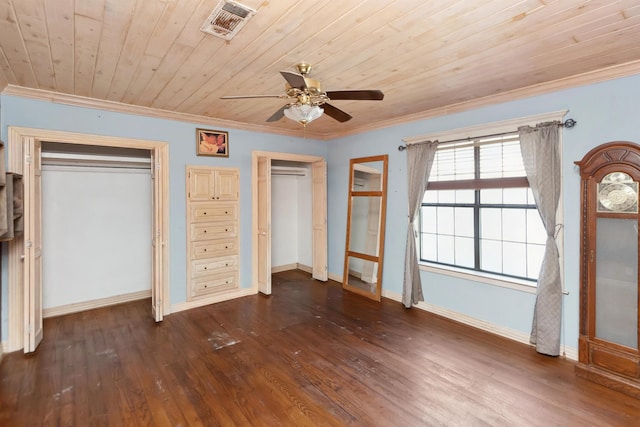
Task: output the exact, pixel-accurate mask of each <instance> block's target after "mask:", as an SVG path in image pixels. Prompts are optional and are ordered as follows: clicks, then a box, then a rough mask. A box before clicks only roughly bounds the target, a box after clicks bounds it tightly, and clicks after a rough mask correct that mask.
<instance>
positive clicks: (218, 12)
mask: <svg viewBox="0 0 640 427" xmlns="http://www.w3.org/2000/svg"><path fill="white" fill-rule="evenodd" d="M255 14H256V11H255V10H253V9H251V8H250V7H247V6H245V5H243V4H240V3H238V2H235V1H233V0H220V3H218V5H217V6H216V8H215V9H213V12H211V15H209V17H208V18H207V20H206V21H205V23H204V24H202V27H200V29H201V30H202V31H204V32H205V33H208V34H211V35H213V36H216V37H220V38H222V39H225V40H231V39H232V38H233V37H234V36H235V35H236V34H237V33H238V31H240V29H241V28H242V27H244V24H246V23H247V21H248V20H249V19H250V18H251V17H252V16H253V15H255Z"/></svg>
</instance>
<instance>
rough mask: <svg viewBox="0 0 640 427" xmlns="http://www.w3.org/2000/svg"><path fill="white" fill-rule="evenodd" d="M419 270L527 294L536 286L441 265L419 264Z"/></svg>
mask: <svg viewBox="0 0 640 427" xmlns="http://www.w3.org/2000/svg"><path fill="white" fill-rule="evenodd" d="M420 270H422V271H428V272H431V273H436V274H442V275H444V276H451V277H457V278H459V279H465V280H470V281H473V282H479V283H484V284H487V285H491V286H499V287H501V288H508V289H513V290H516V291H520V292H526V293H529V294H535V293H536V289H537V288H536V285H535V284H533V282H528V281H526V280H518V279H511V278H505V277H500V276H497V275H492V274H488V273H480V272H473V273H471V272H469V271H468V270H464V269H461V268H455V267H443V266H441V265H434V264H427V263H420Z"/></svg>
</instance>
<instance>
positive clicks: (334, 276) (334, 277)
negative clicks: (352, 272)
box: [329, 273, 342, 283]
mask: <svg viewBox="0 0 640 427" xmlns="http://www.w3.org/2000/svg"><path fill="white" fill-rule="evenodd" d="M329 279H331V280H333V281H334V282H338V283H342V276H338V275H337V274H333V273H329Z"/></svg>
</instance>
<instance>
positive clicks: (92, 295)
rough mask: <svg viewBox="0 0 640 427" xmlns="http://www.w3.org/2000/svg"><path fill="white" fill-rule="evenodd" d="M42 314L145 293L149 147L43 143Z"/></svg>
mask: <svg viewBox="0 0 640 427" xmlns="http://www.w3.org/2000/svg"><path fill="white" fill-rule="evenodd" d="M41 159H42V160H41V165H42V166H41V182H42V308H43V315H44V317H50V316H56V315H61V314H67V313H72V312H75V311H81V310H86V309H91V308H96V307H100V306H104V305H110V304H113V303H118V302H125V301H130V300H136V299H142V298H149V297H150V296H151V263H152V261H151V251H150V250H149V235H150V231H151V227H152V224H151V223H152V177H151V155H150V151H149V150H141V149H131V148H116V147H101V146H89V145H77V144H63V143H51V142H43V143H42V155H41Z"/></svg>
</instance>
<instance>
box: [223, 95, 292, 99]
mask: <svg viewBox="0 0 640 427" xmlns="http://www.w3.org/2000/svg"><path fill="white" fill-rule="evenodd" d="M246 98H286V96H284V95H228V96H221V97H220V99H246Z"/></svg>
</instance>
